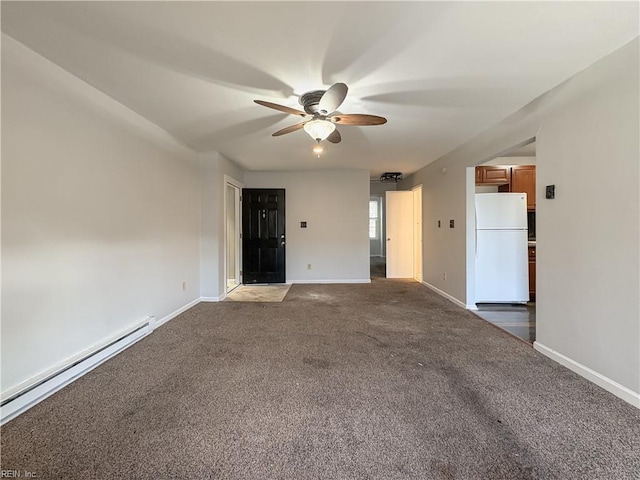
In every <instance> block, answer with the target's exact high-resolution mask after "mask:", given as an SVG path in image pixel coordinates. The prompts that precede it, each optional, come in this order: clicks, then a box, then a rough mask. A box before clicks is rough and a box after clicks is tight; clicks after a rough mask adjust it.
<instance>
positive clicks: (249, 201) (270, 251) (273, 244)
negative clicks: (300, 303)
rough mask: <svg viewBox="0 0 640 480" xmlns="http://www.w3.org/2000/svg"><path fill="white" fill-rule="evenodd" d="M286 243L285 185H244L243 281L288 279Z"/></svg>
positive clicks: (246, 282) (255, 281) (253, 282)
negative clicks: (255, 186)
mask: <svg viewBox="0 0 640 480" xmlns="http://www.w3.org/2000/svg"><path fill="white" fill-rule="evenodd" d="M285 245H286V237H285V191H284V189H283V188H266V189H264V188H262V189H260V188H244V189H243V190H242V272H243V275H242V278H243V283H245V284H256V283H285V264H286V262H285V252H286V248H285Z"/></svg>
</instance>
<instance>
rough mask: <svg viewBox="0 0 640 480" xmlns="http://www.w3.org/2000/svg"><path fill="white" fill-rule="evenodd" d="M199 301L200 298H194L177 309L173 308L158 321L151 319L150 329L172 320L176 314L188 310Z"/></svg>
mask: <svg viewBox="0 0 640 480" xmlns="http://www.w3.org/2000/svg"><path fill="white" fill-rule="evenodd" d="M199 303H200V298H196V299H195V300H191V301H190V302H189V303H187V304H186V305H184V306H182V307H180V308H179V309H177V310H174V311H173V312H171V313H170V314H169V315H167V316H165V317H162V319H160V320H158V321H153V322H152V323H151V329H152V330H155V329H156V328H158V327H160V326H162V325H164V324H165V323H167V322H168V321H169V320H173V319H174V318H176V317H177V316H178V315H180V314H181V313H184V312H186V311H187V310H189V309H190V308H191V307H195V306H196V305H197V304H199Z"/></svg>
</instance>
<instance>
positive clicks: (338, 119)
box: [254, 83, 387, 155]
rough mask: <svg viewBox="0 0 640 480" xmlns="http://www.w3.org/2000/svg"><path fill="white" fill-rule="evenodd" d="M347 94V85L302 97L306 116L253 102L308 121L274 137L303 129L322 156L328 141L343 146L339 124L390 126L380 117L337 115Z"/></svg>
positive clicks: (286, 108)
mask: <svg viewBox="0 0 640 480" xmlns="http://www.w3.org/2000/svg"><path fill="white" fill-rule="evenodd" d="M348 90H349V89H348V88H347V86H346V85H345V84H344V83H335V84H333V85H332V86H331V87H330V88H329V89H328V90H312V91H310V92H307V93H305V94H303V95H301V96H300V99H299V100H298V102H299V103H300V105H302V107H303V108H304V112H303V111H302V110H296V109H295V108H290V107H285V106H284V105H278V104H277V103H271V102H265V101H264V100H254V102H255V103H257V104H258V105H262V106H263V107H268V108H273V109H274V110H279V111H281V112H284V113H289V114H291V115H298V116H300V117H304V118H309V119H308V120H305V121H304V122H300V123H296V124H295V125H291V126H289V127H285V128H283V129H282V130H278V131H277V132H275V133H273V134H272V136H274V137H279V136H280V135H284V134H286V133H291V132H295V131H296V130H300V129H301V128H303V129H304V131H305V132H307V133H308V134H309V136H311V138H313V139H314V140H315V141H316V142H317V145H316V147H315V148H314V149H313V151H314V152H315V153H317V154H318V155H319V154H320V153H321V152H322V147H320V141H321V140H327V141H329V142H331V143H340V141H341V140H342V137H341V136H340V132H339V131H338V130H337V129H336V124H338V125H356V126H366V125H382V124H384V123H387V119H386V118H384V117H378V116H377V115H365V114H358V113H351V114H342V113H338V112H337V111H336V110H337V109H338V107H339V106H340V105H341V104H342V102H343V101H344V99H345V97H346V96H347V91H348Z"/></svg>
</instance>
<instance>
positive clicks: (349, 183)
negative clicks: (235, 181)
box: [244, 170, 370, 283]
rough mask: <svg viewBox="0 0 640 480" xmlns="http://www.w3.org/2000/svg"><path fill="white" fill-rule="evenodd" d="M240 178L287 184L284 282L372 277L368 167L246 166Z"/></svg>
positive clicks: (256, 183) (251, 184) (254, 183)
mask: <svg viewBox="0 0 640 480" xmlns="http://www.w3.org/2000/svg"><path fill="white" fill-rule="evenodd" d="M244 180H245V187H246V188H284V189H285V190H286V192H285V195H286V196H285V201H286V230H287V231H286V238H287V247H286V248H287V250H286V279H287V282H292V283H295V282H369V281H370V272H369V233H368V232H369V230H368V221H369V209H368V207H369V173H368V171H366V170H336V171H331V170H329V171H317V172H315V171H312V172H310V171H298V172H245V177H244ZM301 221H306V222H307V228H300V222H301ZM308 264H311V270H308V269H307V265H308Z"/></svg>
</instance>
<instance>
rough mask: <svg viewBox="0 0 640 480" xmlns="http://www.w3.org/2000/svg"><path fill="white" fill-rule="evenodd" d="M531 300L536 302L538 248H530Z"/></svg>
mask: <svg viewBox="0 0 640 480" xmlns="http://www.w3.org/2000/svg"><path fill="white" fill-rule="evenodd" d="M529 298H530V299H531V301H532V302H535V301H536V247H529Z"/></svg>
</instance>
